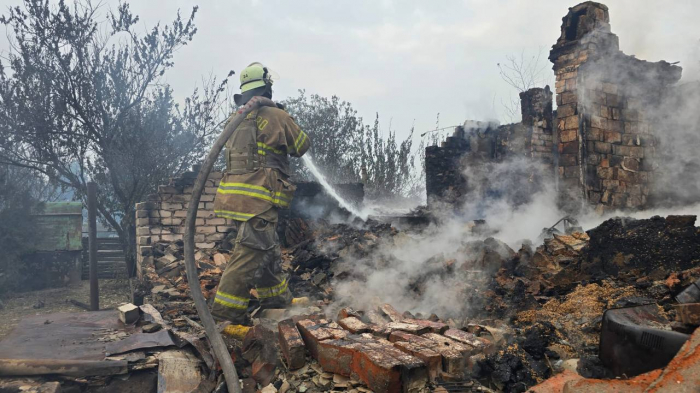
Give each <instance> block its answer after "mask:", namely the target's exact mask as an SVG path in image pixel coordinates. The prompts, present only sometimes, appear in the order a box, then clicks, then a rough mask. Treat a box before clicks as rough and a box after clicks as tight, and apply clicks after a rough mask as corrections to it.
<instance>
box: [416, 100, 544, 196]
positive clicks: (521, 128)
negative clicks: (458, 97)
mask: <svg viewBox="0 0 700 393" xmlns="http://www.w3.org/2000/svg"><path fill="white" fill-rule="evenodd" d="M520 99H521V107H522V115H523V121H522V122H521V123H515V124H506V125H501V126H498V125H497V124H493V123H486V122H478V121H476V122H475V121H466V122H465V123H464V125H463V126H460V127H457V128H456V130H455V132H454V135H453V136H451V137H448V138H447V139H446V141H445V142H443V143H442V144H441V145H440V146H429V147H427V148H426V149H425V167H426V192H427V194H428V206H429V207H434V206H437V205H438V202H440V203H446V204H448V205H453V206H455V207H459V206H460V205H461V203H462V202H464V201H465V198H467V195H472V196H473V197H475V198H481V197H485V196H488V195H490V194H491V193H495V194H501V193H502V192H501V191H500V190H493V189H492V188H491V187H490V180H492V179H490V177H489V176H490V173H489V172H490V169H491V165H493V164H496V163H503V162H506V161H509V160H512V159H519V158H525V159H526V160H532V161H531V162H533V163H535V164H536V165H531V166H528V168H526V169H525V170H524V171H522V173H520V174H519V175H515V176H521V177H523V178H524V179H531V180H532V179H536V180H534V181H529V183H530V184H529V186H528V187H527V188H528V189H529V190H530V191H532V192H534V191H536V190H537V189H538V184H540V183H541V182H540V179H541V178H542V174H549V173H552V172H553V169H552V168H553V163H554V161H555V154H554V136H553V127H552V117H553V114H552V92H551V91H550V90H549V87H545V88H533V89H530V90H528V91H526V92H523V93H521V94H520ZM540 164H542V165H540ZM467 173H469V175H467ZM520 180H523V179H520ZM515 183H519V181H518V180H515ZM526 183H527V182H526ZM530 191H524V194H529V193H531V192H530ZM477 194H478V195H477ZM524 199H527V198H526V196H523V198H518V200H524Z"/></svg>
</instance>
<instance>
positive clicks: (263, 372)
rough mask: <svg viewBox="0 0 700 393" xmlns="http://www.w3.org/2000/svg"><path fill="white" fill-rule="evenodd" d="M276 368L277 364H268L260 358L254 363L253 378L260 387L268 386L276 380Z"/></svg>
mask: <svg viewBox="0 0 700 393" xmlns="http://www.w3.org/2000/svg"><path fill="white" fill-rule="evenodd" d="M276 368H277V365H276V364H274V363H270V362H267V361H265V360H264V359H263V358H262V357H260V356H259V357H257V358H256V359H255V360H254V361H253V368H252V370H253V372H252V375H251V376H252V377H253V379H254V380H255V381H256V382H257V383H259V384H260V385H263V386H267V385H269V384H270V382H272V380H273V379H274V377H275V369H276Z"/></svg>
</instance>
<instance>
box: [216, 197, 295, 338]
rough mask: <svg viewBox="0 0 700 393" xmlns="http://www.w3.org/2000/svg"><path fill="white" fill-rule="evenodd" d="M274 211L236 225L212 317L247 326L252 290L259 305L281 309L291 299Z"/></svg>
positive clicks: (271, 210)
mask: <svg viewBox="0 0 700 393" xmlns="http://www.w3.org/2000/svg"><path fill="white" fill-rule="evenodd" d="M277 218H278V214H277V209H276V208H274V207H273V208H271V209H270V210H268V211H266V212H265V213H262V214H259V215H257V216H255V217H253V218H251V219H250V220H248V221H246V222H239V223H238V235H237V237H236V245H235V247H234V249H233V254H232V255H231V259H230V260H229V262H228V265H227V266H226V270H224V273H223V275H222V276H221V282H219V289H218V290H217V292H216V298H215V299H214V306H213V308H212V315H213V316H214V317H215V318H217V319H219V320H228V321H231V323H233V324H241V325H243V324H248V323H249V322H250V317H249V315H248V302H249V300H250V290H251V289H253V288H255V289H256V290H257V293H258V298H259V299H260V305H261V306H262V307H265V308H284V307H285V306H286V305H288V304H289V303H290V302H291V300H292V296H291V294H290V292H289V290H288V289H287V277H286V275H285V274H284V273H283V272H282V267H281V265H280V263H281V250H280V244H279V237H278V236H277V231H276V229H277Z"/></svg>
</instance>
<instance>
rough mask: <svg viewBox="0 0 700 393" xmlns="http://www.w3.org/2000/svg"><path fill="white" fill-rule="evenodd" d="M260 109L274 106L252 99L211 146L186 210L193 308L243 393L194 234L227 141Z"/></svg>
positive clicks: (231, 386) (230, 383) (229, 381)
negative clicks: (202, 277)
mask: <svg viewBox="0 0 700 393" xmlns="http://www.w3.org/2000/svg"><path fill="white" fill-rule="evenodd" d="M260 106H275V103H274V102H272V100H270V99H267V98H265V97H253V98H252V99H251V100H250V101H248V103H247V104H245V105H243V106H242V107H241V108H239V109H238V110H237V111H236V116H235V117H234V118H233V119H232V120H231V121H230V123H229V124H227V126H226V127H224V131H223V132H222V133H221V135H220V136H219V138H218V139H217V140H216V142H214V145H213V146H212V147H211V150H210V151H209V154H208V155H207V158H206V159H205V160H204V163H202V167H201V168H200V169H199V174H197V180H195V182H194V187H193V189H192V199H190V203H189V206H188V208H187V217H186V219H185V268H186V269H187V282H188V283H189V286H190V293H191V295H192V299H193V300H194V305H195V307H196V309H197V314H198V315H199V319H200V320H201V321H202V325H204V330H205V332H206V334H207V337H208V338H209V343H210V344H211V347H212V349H213V350H214V355H215V356H216V359H217V360H218V361H219V364H220V365H221V369H222V370H223V373H224V378H225V379H226V387H228V391H229V392H231V393H241V386H240V382H239V380H238V373H237V372H236V367H235V366H234V365H233V360H232V359H231V355H230V354H229V352H228V349H227V348H226V343H224V339H223V338H222V337H221V334H220V333H219V330H218V329H217V327H216V323H215V322H214V318H213V317H212V316H211V312H210V311H209V307H208V306H207V301H206V299H204V295H203V294H202V288H201V287H200V284H199V275H198V274H197V266H196V265H195V263H194V233H195V221H196V219H197V209H198V207H199V200H200V199H201V197H202V191H203V190H204V186H205V184H206V182H207V178H208V177H209V173H210V172H211V170H212V168H213V167H214V163H215V162H216V160H217V158H218V157H219V153H221V149H223V147H224V145H225V144H226V141H228V140H229V138H230V137H231V135H232V134H233V132H234V131H235V130H236V128H237V127H238V126H239V125H240V124H241V122H243V119H245V117H246V116H247V115H248V113H250V112H251V111H253V110H254V109H256V108H258V107H260Z"/></svg>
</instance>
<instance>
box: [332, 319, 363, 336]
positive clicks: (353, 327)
mask: <svg viewBox="0 0 700 393" xmlns="http://www.w3.org/2000/svg"><path fill="white" fill-rule="evenodd" d="M338 325H340V326H341V327H343V329H345V330H347V331H349V332H350V333H353V334H360V333H366V332H369V331H370V328H369V326H367V324H365V323H364V322H362V321H360V320H359V319H357V318H355V317H347V318H343V319H341V320H339V321H338Z"/></svg>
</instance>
